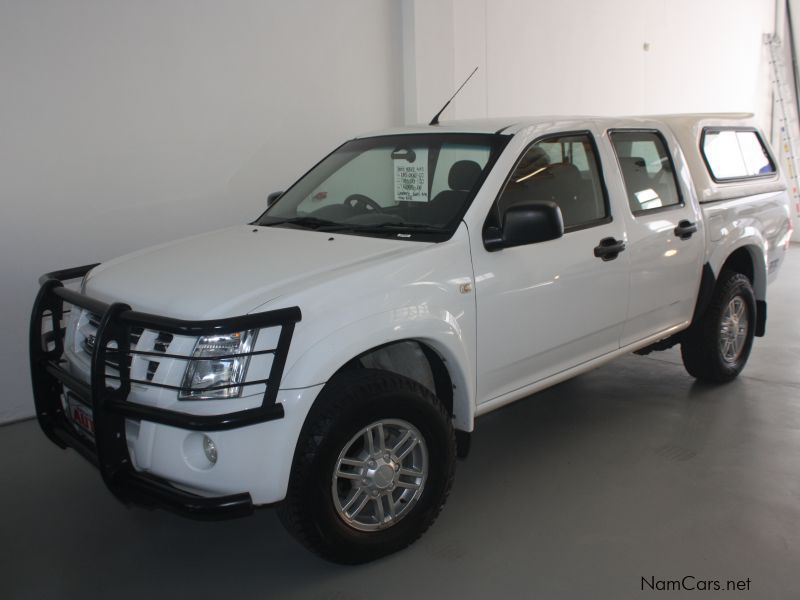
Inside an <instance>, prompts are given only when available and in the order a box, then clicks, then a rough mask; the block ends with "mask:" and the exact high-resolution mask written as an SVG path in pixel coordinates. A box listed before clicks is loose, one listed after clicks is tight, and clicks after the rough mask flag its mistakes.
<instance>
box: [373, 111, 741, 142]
mask: <svg viewBox="0 0 800 600" xmlns="http://www.w3.org/2000/svg"><path fill="white" fill-rule="evenodd" d="M752 119H753V115H752V113H687V114H669V115H640V116H624V117H614V116H590V115H543V116H536V117H533V116H522V117H492V118H485V119H464V120H455V121H443V122H441V123H439V124H438V125H428V124H427V123H417V124H414V125H403V126H399V127H393V128H391V129H382V130H378V131H371V132H369V133H365V134H363V135H360V136H358V137H374V136H378V135H395V134H408V133H434V132H442V133H503V134H506V135H514V134H516V133H519V132H520V131H523V130H525V129H527V128H529V127H532V126H536V125H544V124H548V123H558V122H570V121H571V122H574V121H594V122H596V123H598V124H599V125H601V126H604V125H610V124H612V123H613V124H614V126H615V127H619V126H620V124H622V123H624V122H625V121H629V122H630V125H631V126H634V127H635V126H636V125H638V124H641V122H642V121H658V122H662V123H665V124H667V125H668V126H670V127H671V128H673V129H693V128H695V127H696V126H697V125H698V123H701V124H702V125H703V126H708V125H720V126H721V125H726V124H745V123H743V122H747V123H748V124H749V122H750V121H752Z"/></svg>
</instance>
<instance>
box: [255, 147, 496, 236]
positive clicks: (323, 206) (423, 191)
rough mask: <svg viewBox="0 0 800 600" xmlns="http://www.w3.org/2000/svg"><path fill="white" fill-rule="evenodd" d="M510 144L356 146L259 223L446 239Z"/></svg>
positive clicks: (334, 157)
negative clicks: (501, 152) (499, 155)
mask: <svg viewBox="0 0 800 600" xmlns="http://www.w3.org/2000/svg"><path fill="white" fill-rule="evenodd" d="M507 140H508V138H507V136H501V135H493V134H440V133H437V134H421V135H392V136H382V137H373V138H364V139H358V140H352V141H350V142H347V143H345V144H343V145H342V146H340V147H339V148H338V149H337V150H335V151H334V152H333V153H331V154H330V155H329V156H328V157H326V158H325V159H324V160H323V161H322V162H320V163H319V164H318V165H317V166H315V167H314V168H313V169H312V170H311V171H309V172H308V173H307V174H306V175H305V176H303V177H302V178H301V179H300V180H299V181H298V182H297V183H295V184H294V186H292V187H291V188H290V189H289V190H288V191H287V192H286V193H284V194H283V195H282V196H281V197H280V199H278V201H277V202H276V203H275V204H273V205H272V206H271V207H270V208H269V209H268V210H267V212H265V213H264V214H263V215H262V216H261V217H260V218H259V219H258V221H256V224H257V225H263V226H275V227H302V228H309V229H316V230H320V231H340V232H343V233H354V234H360V235H378V236H391V237H397V238H399V239H421V240H429V241H438V240H439V239H447V238H449V237H450V235H452V233H453V231H454V230H455V228H456V227H457V226H458V223H459V221H460V220H461V218H462V217H463V215H464V213H465V212H466V210H467V207H468V206H469V203H470V202H471V201H472V198H473V197H474V195H475V194H476V193H477V191H478V188H480V185H481V183H483V180H484V179H485V177H486V174H487V173H488V171H489V169H490V168H491V166H492V164H494V161H495V159H496V158H497V155H498V154H499V153H500V151H501V150H502V148H503V147H504V146H505V144H506V142H507Z"/></svg>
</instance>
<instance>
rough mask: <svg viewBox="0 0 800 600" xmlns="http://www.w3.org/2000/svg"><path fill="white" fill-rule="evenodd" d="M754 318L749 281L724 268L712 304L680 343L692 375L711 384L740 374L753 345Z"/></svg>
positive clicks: (723, 381)
mask: <svg viewBox="0 0 800 600" xmlns="http://www.w3.org/2000/svg"><path fill="white" fill-rule="evenodd" d="M755 317H756V299H755V294H754V293H753V287H752V285H751V284H750V280H749V279H748V278H747V277H745V276H744V275H742V274H741V273H735V272H732V271H723V272H722V275H721V276H720V278H719V281H718V282H717V286H716V289H715V292H714V299H713V300H712V302H711V305H710V306H709V307H708V310H706V312H705V314H704V315H703V317H702V318H701V319H700V320H699V321H698V322H696V323H695V324H694V325H692V327H691V328H690V329H689V330H688V331H687V332H686V334H685V335H684V338H683V341H682V343H681V356H682V358H683V364H684V366H685V367H686V370H687V371H688V372H689V374H690V375H692V376H694V377H696V378H697V379H701V380H703V381H708V382H712V383H725V382H727V381H731V380H732V379H734V378H735V377H736V376H737V375H739V373H740V372H741V371H742V369H743V368H744V366H745V364H746V363H747V359H748V357H749V356H750V350H751V348H752V346H753V334H754V331H755V329H754V328H755V321H756V319H755Z"/></svg>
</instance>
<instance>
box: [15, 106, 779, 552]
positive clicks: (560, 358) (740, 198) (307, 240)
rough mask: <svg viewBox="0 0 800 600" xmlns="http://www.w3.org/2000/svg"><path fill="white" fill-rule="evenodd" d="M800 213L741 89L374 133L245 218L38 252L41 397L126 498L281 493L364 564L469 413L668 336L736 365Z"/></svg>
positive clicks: (439, 478) (713, 364) (219, 501)
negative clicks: (144, 238)
mask: <svg viewBox="0 0 800 600" xmlns="http://www.w3.org/2000/svg"><path fill="white" fill-rule="evenodd" d="M790 235H791V222H790V216H789V202H788V196H787V192H786V187H785V184H784V182H783V180H782V178H781V175H780V172H779V168H778V165H777V163H776V161H775V160H774V158H773V157H772V156H771V154H770V152H769V150H768V147H767V145H766V143H765V142H764V139H763V137H762V136H761V134H760V133H759V132H758V130H757V129H755V128H753V127H752V125H750V123H749V121H748V119H747V116H746V115H678V116H666V117H647V118H625V119H617V118H584V117H581V118H577V117H576V118H569V117H560V118H532V119H525V120H514V119H504V120H481V121H471V122H454V123H448V124H442V125H434V126H414V127H404V128H399V129H394V130H391V131H385V132H380V133H375V134H370V135H365V136H362V137H358V138H356V139H353V140H350V141H348V142H346V143H344V144H342V145H341V146H340V147H339V148H337V149H336V150H334V151H333V152H332V153H331V154H330V155H328V156H327V157H326V158H324V159H323V160H322V161H321V162H319V163H318V164H317V165H316V166H315V167H313V168H312V169H311V170H310V171H309V172H308V173H306V174H305V175H304V176H303V177H302V178H301V179H300V180H299V181H297V182H296V183H295V184H294V185H293V186H292V187H291V188H289V189H288V190H287V191H286V192H284V193H281V194H274V195H272V196H271V197H270V202H269V207H268V209H267V210H266V212H265V213H264V214H263V215H261V216H260V217H259V218H258V219H257V220H256V221H254V222H253V223H250V224H249V225H241V226H236V227H230V228H227V229H222V230H220V231H214V232H211V233H205V234H202V235H197V236H194V237H191V238H187V239H181V240H176V241H172V242H168V243H166V244H163V245H160V246H156V247H153V248H148V249H145V250H141V251H139V252H135V253H133V254H129V255H127V256H123V257H121V258H117V259H115V260H110V261H108V262H106V263H103V264H101V265H89V266H85V267H78V268H74V269H67V270H64V271H58V272H54V273H50V274H48V275H45V276H43V277H42V279H41V284H42V286H41V289H40V292H39V295H38V297H37V300H36V304H35V307H34V310H33V315H32V321H31V338H30V351H31V371H32V381H33V388H34V396H35V402H36V408H37V415H38V419H39V422H40V424H41V426H42V428H43V430H44V432H45V433H46V434H47V435H48V437H49V438H50V439H52V440H53V441H54V442H55V443H56V444H58V445H59V446H62V447H67V446H69V447H72V448H74V449H76V450H77V451H79V452H80V453H81V454H83V455H84V456H85V457H86V458H87V459H89V460H90V461H92V462H93V463H94V464H95V465H96V466H97V467H98V469H99V471H100V473H101V474H102V477H103V480H104V481H105V483H106V485H107V486H108V487H109V489H110V490H111V491H112V492H113V493H114V494H115V495H116V496H117V497H119V498H120V499H121V500H123V501H125V502H127V503H138V504H145V505H150V506H160V507H163V508H168V509H171V510H174V511H176V512H179V513H182V514H184V515H188V516H194V517H200V518H223V517H233V516H241V515H244V514H248V513H250V512H252V511H253V508H254V507H255V506H258V505H267V504H272V503H280V508H279V512H280V515H281V518H282V520H283V522H284V523H285V525H286V526H287V527H288V528H289V530H290V531H292V533H294V534H295V535H296V537H298V538H299V539H300V540H301V541H302V542H303V543H304V544H306V545H307V546H308V547H309V548H310V549H312V550H314V551H315V552H317V553H319V554H320V555H322V556H323V557H325V558H327V559H330V560H334V561H338V562H343V563H358V562H364V561H368V560H372V559H374V558H377V557H379V556H382V555H385V554H388V553H391V552H394V551H397V550H399V549H401V548H403V547H405V546H407V545H408V544H410V543H411V542H413V541H414V540H415V539H417V538H418V537H419V536H420V535H421V534H422V533H423V532H424V531H425V530H426V529H427V528H428V527H429V526H430V525H431V524H432V523H433V521H434V519H435V518H436V516H437V514H438V513H439V511H440V509H441V508H442V506H443V504H444V502H445V500H446V498H447V495H448V492H449V490H450V487H451V483H452V481H453V476H454V469H455V461H456V456H457V454H458V455H462V456H465V455H466V452H467V450H468V447H469V436H470V432H472V431H473V428H474V426H475V420H476V417H478V416H480V415H482V414H485V413H487V412H489V411H491V410H494V409H496V408H499V407H501V406H503V405H505V404H508V403H509V402H513V401H515V400H518V399H520V398H524V397H526V396H529V395H530V394H532V393H533V392H536V391H538V390H541V389H543V388H546V387H548V386H552V385H554V384H556V383H558V382H561V381H564V380H565V379H568V378H570V377H574V376H576V375H579V374H581V373H583V372H585V371H587V370H589V369H592V368H594V367H596V366H598V365H601V364H603V363H605V362H607V361H609V360H611V359H613V358H615V357H617V356H619V355H621V354H624V353H627V352H634V351H639V352H647V351H651V350H654V349H655V350H657V349H662V348H666V347H669V346H671V345H674V344H676V343H680V344H681V349H682V355H683V360H684V363H685V365H686V368H687V370H688V372H689V373H690V374H691V375H692V376H694V377H697V378H700V379H703V380H706V381H711V382H720V383H722V382H726V381H728V380H730V379H732V378H734V377H736V376H737V375H738V374H739V372H740V371H741V370H742V368H743V367H744V365H745V362H746V361H747V358H748V355H749V353H750V350H751V345H752V343H753V336H754V335H755V336H761V335H763V334H764V330H765V323H766V315H767V313H766V307H767V304H766V293H767V284H768V283H769V282H770V281H772V280H773V279H774V278H775V276H776V274H777V273H778V270H779V268H780V266H781V263H782V261H783V259H784V256H785V252H786V249H787V247H788V244H789V238H790ZM81 278H82V279H81ZM69 280H72V283H71V284H70V283H69ZM79 280H80V286H79V287H78V281H79Z"/></svg>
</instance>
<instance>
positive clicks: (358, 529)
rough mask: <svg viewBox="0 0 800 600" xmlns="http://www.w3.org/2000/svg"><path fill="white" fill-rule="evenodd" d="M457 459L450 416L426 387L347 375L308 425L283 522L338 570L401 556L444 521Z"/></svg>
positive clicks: (364, 373) (369, 374)
mask: <svg viewBox="0 0 800 600" xmlns="http://www.w3.org/2000/svg"><path fill="white" fill-rule="evenodd" d="M455 454H456V448H455V433H454V431H453V427H452V424H451V422H450V416H449V414H448V413H447V411H446V409H445V408H444V407H443V405H442V403H441V402H439V400H438V399H437V398H436V397H435V396H434V395H433V394H432V393H431V392H430V391H428V390H427V389H426V388H424V387H423V386H421V385H419V384H418V383H416V382H415V381H413V380H411V379H408V378H406V377H402V376H399V375H395V374H393V373H387V372H383V371H377V370H371V369H360V370H358V371H354V372H352V373H345V374H343V375H341V376H339V377H337V379H336V380H335V381H331V382H330V383H329V385H328V386H326V388H325V389H324V390H323V392H322V393H321V395H320V398H319V399H318V401H317V402H316V403H315V405H314V407H313V408H312V410H311V412H310V413H309V416H308V418H307V419H306V423H305V424H304V426H303V430H302V432H301V434H300V439H299V440H298V443H297V450H296V452H295V458H294V463H293V465H292V473H291V478H290V481H289V489H288V491H287V496H286V500H285V502H284V503H283V504H282V506H281V508H280V510H279V514H280V517H281V520H282V521H283V524H284V525H285V526H286V528H287V529H288V530H289V531H290V532H291V533H292V534H293V535H294V536H295V537H296V538H297V539H298V540H300V541H301V542H302V543H303V544H304V545H306V546H307V547H308V548H309V549H311V550H312V551H314V552H316V553H317V554H319V555H321V556H322V557H323V558H326V559H328V560H332V561H334V562H340V563H350V564H352V563H362V562H367V561H370V560H374V559H376V558H379V557H381V556H384V555H386V554H390V553H392V552H396V551H398V550H400V549H402V548H404V547H406V546H408V545H409V544H411V543H412V542H414V541H415V540H416V539H417V538H418V537H419V536H420V535H422V533H424V531H425V530H426V529H427V528H428V527H430V525H431V524H432V523H433V521H434V520H435V519H436V517H437V515H438V514H439V511H440V510H441V508H442V506H443V505H444V503H445V501H446V499H447V495H448V493H449V491H450V487H451V485H452V481H453V476H454V472H455Z"/></svg>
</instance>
